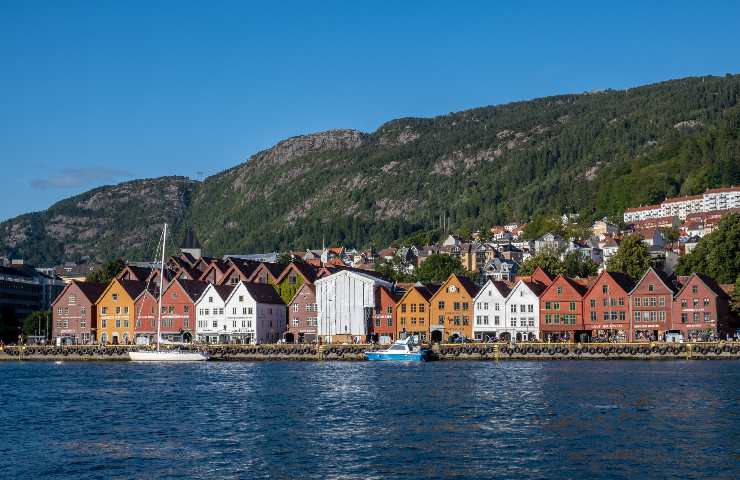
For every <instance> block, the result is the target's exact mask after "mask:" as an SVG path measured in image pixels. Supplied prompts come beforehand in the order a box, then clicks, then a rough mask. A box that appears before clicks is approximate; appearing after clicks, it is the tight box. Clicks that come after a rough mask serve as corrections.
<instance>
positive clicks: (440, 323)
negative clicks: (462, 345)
mask: <svg viewBox="0 0 740 480" xmlns="http://www.w3.org/2000/svg"><path fill="white" fill-rule="evenodd" d="M437 323H438V324H439V325H444V324H445V316H444V315H440V316H439V317H437Z"/></svg>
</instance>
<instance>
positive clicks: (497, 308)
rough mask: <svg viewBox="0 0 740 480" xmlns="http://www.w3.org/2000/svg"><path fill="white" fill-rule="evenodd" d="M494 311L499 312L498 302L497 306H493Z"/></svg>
mask: <svg viewBox="0 0 740 480" xmlns="http://www.w3.org/2000/svg"><path fill="white" fill-rule="evenodd" d="M493 309H494V310H496V311H497V312H498V311H499V304H498V302H496V303H495V304H493Z"/></svg>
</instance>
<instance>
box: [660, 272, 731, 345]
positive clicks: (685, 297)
mask: <svg viewBox="0 0 740 480" xmlns="http://www.w3.org/2000/svg"><path fill="white" fill-rule="evenodd" d="M672 313H673V314H672V317H671V330H674V331H679V332H681V333H682V334H683V336H684V339H686V340H687V341H708V340H710V339H717V338H726V336H727V335H728V334H731V335H732V334H734V330H733V329H734V327H735V325H734V322H733V317H732V315H731V312H730V299H729V297H728V295H727V294H726V293H725V292H724V290H722V288H720V286H719V285H717V283H716V282H715V281H714V280H713V279H712V278H710V277H708V276H706V275H703V274H701V273H694V274H693V275H691V276H690V277H689V278H688V279H687V280H686V281H685V282H684V284H683V286H682V287H681V289H680V290H679V291H678V293H677V294H676V295H675V297H674V299H673V312H672Z"/></svg>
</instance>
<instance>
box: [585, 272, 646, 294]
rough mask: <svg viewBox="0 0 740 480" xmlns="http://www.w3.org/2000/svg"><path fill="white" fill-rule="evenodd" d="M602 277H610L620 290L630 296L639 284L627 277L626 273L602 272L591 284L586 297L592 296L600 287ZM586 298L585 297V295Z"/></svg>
mask: <svg viewBox="0 0 740 480" xmlns="http://www.w3.org/2000/svg"><path fill="white" fill-rule="evenodd" d="M602 277H609V278H611V279H612V280H613V281H614V283H616V284H617V285H618V286H619V288H621V289H622V290H624V292H625V293H627V294H629V293H630V292H631V291H632V289H633V288H635V285H636V284H637V282H635V280H634V279H633V278H632V277H630V276H629V275H627V274H626V273H622V272H610V271H608V270H604V271H602V272H601V273H600V274H599V276H598V277H596V278H595V279H594V280H593V281H592V282H591V283H590V286H589V288H588V291H587V292H586V295H588V294H590V293H591V292H592V291H593V289H594V288H596V286H597V285H598V283H599V282H600V281H601V279H602ZM584 296H585V295H584Z"/></svg>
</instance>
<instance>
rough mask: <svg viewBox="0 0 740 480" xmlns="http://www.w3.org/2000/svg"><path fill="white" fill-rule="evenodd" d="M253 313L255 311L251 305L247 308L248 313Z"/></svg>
mask: <svg viewBox="0 0 740 480" xmlns="http://www.w3.org/2000/svg"><path fill="white" fill-rule="evenodd" d="M252 313H253V312H252V307H249V308H248V309H247V314H248V315H251V314H252Z"/></svg>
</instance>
